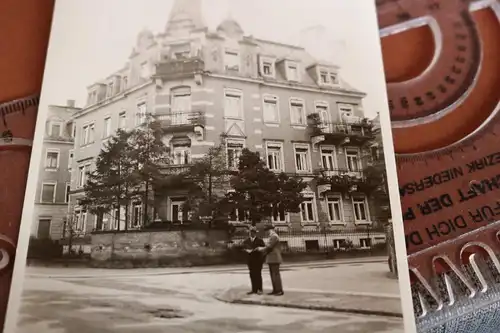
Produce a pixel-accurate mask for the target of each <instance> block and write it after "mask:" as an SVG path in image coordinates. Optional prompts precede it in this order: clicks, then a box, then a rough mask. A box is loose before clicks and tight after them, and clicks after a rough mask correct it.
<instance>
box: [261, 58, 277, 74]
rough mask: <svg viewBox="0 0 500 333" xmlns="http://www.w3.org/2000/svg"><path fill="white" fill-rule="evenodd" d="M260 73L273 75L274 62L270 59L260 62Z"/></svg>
mask: <svg viewBox="0 0 500 333" xmlns="http://www.w3.org/2000/svg"><path fill="white" fill-rule="evenodd" d="M262 75H264V76H274V64H273V63H272V62H271V61H263V62H262Z"/></svg>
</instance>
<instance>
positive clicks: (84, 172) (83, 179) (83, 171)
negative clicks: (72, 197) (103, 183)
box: [78, 164, 90, 187]
mask: <svg viewBox="0 0 500 333" xmlns="http://www.w3.org/2000/svg"><path fill="white" fill-rule="evenodd" d="M89 173H90V164H86V165H80V166H79V167H78V187H84V186H85V184H86V183H87V180H88V174H89Z"/></svg>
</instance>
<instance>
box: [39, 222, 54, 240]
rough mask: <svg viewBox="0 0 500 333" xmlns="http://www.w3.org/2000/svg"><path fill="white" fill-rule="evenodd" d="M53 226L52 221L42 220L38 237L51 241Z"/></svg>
mask: <svg viewBox="0 0 500 333" xmlns="http://www.w3.org/2000/svg"><path fill="white" fill-rule="evenodd" d="M51 224H52V220H51V219H40V220H38V230H37V233H36V237H37V238H38V239H49V238H50V226H51Z"/></svg>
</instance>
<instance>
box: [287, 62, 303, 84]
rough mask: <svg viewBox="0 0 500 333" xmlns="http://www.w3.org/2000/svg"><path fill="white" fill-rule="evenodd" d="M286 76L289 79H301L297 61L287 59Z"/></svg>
mask: <svg viewBox="0 0 500 333" xmlns="http://www.w3.org/2000/svg"><path fill="white" fill-rule="evenodd" d="M286 76H287V79H288V81H296V82H298V81H300V79H299V66H298V64H297V63H295V62H291V61H287V64H286Z"/></svg>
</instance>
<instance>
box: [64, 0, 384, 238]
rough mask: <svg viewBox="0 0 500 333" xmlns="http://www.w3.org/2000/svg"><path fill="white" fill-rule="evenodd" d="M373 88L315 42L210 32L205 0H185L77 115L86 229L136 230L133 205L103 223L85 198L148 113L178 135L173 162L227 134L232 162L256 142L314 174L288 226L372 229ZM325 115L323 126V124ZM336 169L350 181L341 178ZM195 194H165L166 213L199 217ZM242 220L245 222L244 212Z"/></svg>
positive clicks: (282, 219) (75, 175) (137, 206)
mask: <svg viewBox="0 0 500 333" xmlns="http://www.w3.org/2000/svg"><path fill="white" fill-rule="evenodd" d="M96 52H98V50H96ZM363 97H365V94H364V93H363V92H360V91H358V90H356V89H354V88H353V87H351V86H350V85H349V84H348V83H347V82H345V81H344V80H343V79H342V76H341V71H340V68H339V67H337V66H335V65H333V64H329V63H326V62H321V61H317V60H315V59H314V58H313V57H312V56H311V55H309V54H308V53H307V51H306V50H305V49H303V48H300V47H296V46H292V45H285V44H281V43H276V42H273V41H267V40H262V39H257V38H254V37H252V36H246V35H245V34H244V32H243V29H242V28H241V27H240V26H239V24H238V23H237V22H235V21H234V20H231V19H228V20H225V21H223V22H222V23H221V24H220V25H219V26H218V27H217V29H216V31H209V30H208V29H207V27H206V25H205V24H204V22H203V19H202V13H201V0H189V1H188V0H177V1H175V4H174V7H173V10H172V13H171V15H170V19H169V20H168V23H167V25H166V29H165V30H164V31H163V32H161V33H159V34H156V35H155V34H153V33H152V32H150V31H148V30H144V31H142V32H140V33H139V35H138V37H137V44H136V46H135V48H134V50H133V52H132V54H131V55H130V58H129V61H128V63H127V64H126V65H125V66H123V68H121V69H119V70H118V71H116V72H115V73H112V74H111V75H109V76H108V77H107V78H106V79H104V80H102V81H99V82H96V83H94V84H93V85H91V86H90V87H89V88H88V101H87V105H86V106H85V107H84V108H83V109H82V110H81V111H79V112H78V113H77V114H76V116H75V120H74V121H75V126H76V137H75V157H74V161H73V165H72V170H73V171H72V178H71V179H72V184H71V188H72V194H71V206H72V208H71V209H72V211H73V213H74V216H75V219H76V221H77V222H78V223H77V230H79V231H81V232H82V233H86V232H89V231H92V230H96V229H100V230H101V229H104V230H108V229H115V228H117V227H120V229H121V230H123V229H124V225H123V224H124V220H125V219H124V214H125V213H124V210H123V209H121V211H120V212H118V211H116V212H111V213H110V215H109V217H104V218H103V219H102V220H99V219H96V217H94V216H91V215H90V214H87V212H85V211H84V210H83V209H82V207H80V206H78V198H79V197H81V195H83V193H82V192H83V191H82V188H83V185H84V184H85V181H86V173H87V172H88V171H89V170H91V168H92V166H93V163H94V159H95V157H96V156H97V155H98V153H99V150H100V149H101V147H102V145H103V143H104V142H106V139H107V138H108V137H109V136H111V135H113V133H114V132H115V131H116V130H117V129H118V128H127V129H130V128H133V127H135V126H139V125H141V124H142V123H144V121H145V115H146V114H148V113H150V114H154V115H156V117H157V118H158V119H159V120H161V121H162V123H163V126H164V129H165V131H166V132H167V133H168V134H167V135H166V137H165V139H164V142H165V143H166V144H167V145H168V146H170V148H171V150H172V151H173V158H172V163H173V164H176V165H178V166H185V165H189V163H190V162H191V161H192V160H193V159H196V158H198V157H201V156H203V154H204V153H206V151H207V150H208V148H209V147H212V146H214V145H217V144H219V143H220V141H221V137H222V141H223V143H224V144H225V146H226V149H227V150H226V152H227V157H228V163H229V165H230V166H234V167H235V166H236V165H237V159H238V156H239V154H240V152H241V150H242V149H243V148H244V147H247V148H249V149H251V150H254V151H258V152H260V154H261V155H262V156H263V157H265V160H266V161H267V163H268V166H269V168H270V169H271V170H276V171H285V172H287V173H289V174H293V175H299V176H301V177H303V178H304V179H305V181H307V182H308V185H309V186H308V188H307V190H306V191H305V195H306V201H305V202H304V203H303V204H302V206H301V208H302V212H301V213H299V214H284V213H283V212H281V213H279V212H278V213H277V214H276V216H274V217H273V218H272V222H273V223H275V224H276V225H279V226H281V227H283V228H294V229H302V228H304V227H305V228H309V229H312V230H315V229H317V227H318V226H319V225H320V224H322V225H325V226H331V227H333V228H346V227H349V228H355V227H360V229H363V230H366V226H370V225H373V223H374V222H376V220H375V219H374V216H373V214H372V209H373V207H372V206H373V201H372V200H371V199H370V194H369V191H370V186H369V184H368V183H369V180H367V179H366V177H364V175H363V170H364V167H365V164H366V163H365V162H364V158H363V156H364V155H366V154H370V147H369V144H368V143H369V142H370V140H372V139H373V136H372V134H371V129H370V125H369V123H368V122H367V121H366V119H365V118H364V113H363V108H362V99H363ZM315 117H316V118H317V119H320V120H321V124H313V123H312V122H311V121H312V120H314V118H315ZM221 135H222V136H221ZM172 168H173V167H172ZM336 176H341V178H342V180H343V181H344V183H342V184H338V186H337V185H336V184H335V183H332V179H337V178H335V177H336ZM345 182H347V185H349V186H345ZM351 183H352V184H351ZM318 184H319V185H321V186H318ZM356 184H359V185H361V186H358V187H356V186H355V185H356ZM364 184H366V185H367V186H363V185H364ZM351 185H353V186H351ZM185 195H186V192H185V191H183V190H182V189H181V190H177V191H172V192H170V193H168V195H166V196H165V197H162V198H158V204H157V209H156V212H155V217H156V218H159V219H160V220H162V221H165V223H168V222H182V220H185V219H187V218H188V214H187V213H186V212H184V213H183V212H182V209H181V207H182V203H183V201H184V200H185ZM142 209H143V206H142V204H141V203H140V202H137V203H134V204H133V205H132V207H131V210H130V212H129V214H130V216H131V219H130V221H131V225H130V226H128V227H129V228H134V227H140V226H141V225H142V216H143V214H142ZM232 219H233V221H232V222H234V223H238V222H244V221H239V219H238V214H233V217H232ZM368 243H369V241H365V243H363V244H361V246H365V247H366V246H369V244H368ZM339 244H340V243H339Z"/></svg>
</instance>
